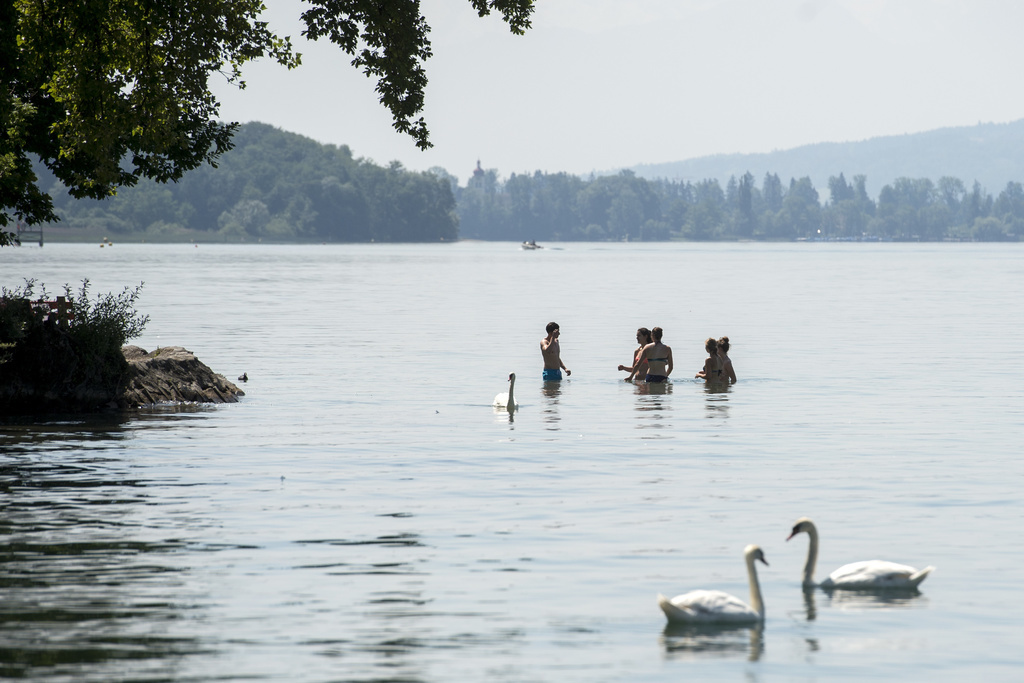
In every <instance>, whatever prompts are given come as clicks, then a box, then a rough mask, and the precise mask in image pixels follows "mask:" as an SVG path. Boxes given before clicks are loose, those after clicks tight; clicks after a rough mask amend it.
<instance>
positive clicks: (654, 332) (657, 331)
mask: <svg viewBox="0 0 1024 683" xmlns="http://www.w3.org/2000/svg"><path fill="white" fill-rule="evenodd" d="M664 332H665V330H663V329H661V328H660V327H655V328H654V329H652V330H651V336H652V337H654V341H659V342H660V341H661V335H662V334H663V333H664Z"/></svg>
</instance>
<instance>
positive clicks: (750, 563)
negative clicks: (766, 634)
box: [747, 553, 764, 619]
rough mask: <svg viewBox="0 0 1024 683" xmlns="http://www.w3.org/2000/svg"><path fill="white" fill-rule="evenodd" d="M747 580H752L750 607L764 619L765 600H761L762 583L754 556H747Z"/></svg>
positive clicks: (751, 554)
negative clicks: (758, 576) (758, 577)
mask: <svg viewBox="0 0 1024 683" xmlns="http://www.w3.org/2000/svg"><path fill="white" fill-rule="evenodd" d="M747 578H748V579H749V580H750V606H751V607H753V608H754V611H755V612H757V613H758V614H759V615H760V616H761V618H762V619H764V600H762V599H761V582H760V581H758V580H757V567H755V566H754V555H753V553H750V554H748V555H747Z"/></svg>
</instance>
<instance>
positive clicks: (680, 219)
mask: <svg viewBox="0 0 1024 683" xmlns="http://www.w3.org/2000/svg"><path fill="white" fill-rule="evenodd" d="M235 143H236V145H235V148H234V149H233V150H231V151H230V152H227V153H226V154H224V156H223V157H222V159H221V162H220V166H219V168H211V167H202V168H199V169H197V170H194V171H191V172H189V173H188V174H186V175H185V177H184V178H183V179H182V180H181V181H180V182H178V183H176V184H173V183H172V184H168V185H160V184H157V183H154V182H151V181H142V182H140V183H139V185H138V186H136V187H131V188H123V189H121V190H120V191H119V192H118V195H117V196H116V197H114V198H112V199H109V200H105V201H95V200H74V199H72V198H70V197H69V196H68V195H67V193H66V192H53V194H54V197H55V203H56V208H57V212H58V214H59V215H60V216H61V217H62V219H63V221H62V223H63V226H64V227H67V228H70V229H71V230H74V229H75V228H84V229H88V231H89V232H91V233H93V234H95V232H96V231H97V230H101V231H102V232H103V233H104V234H107V235H113V236H120V237H121V238H129V239H150V240H176V239H197V238H199V239H209V240H211V241H232V242H237V241H256V240H263V241H325V242H327V241H330V242H374V241H375V242H438V241H452V240H456V239H458V238H460V237H461V238H467V239H484V240H514V241H524V240H537V241H540V240H548V241H550V240H590V241H600V240H675V239H684V240H737V239H754V240H794V239H844V240H861V239H894V240H944V239H953V240H1014V241H1016V240H1018V239H1019V238H1020V236H1021V235H1024V187H1022V185H1021V182H1019V180H1016V179H1015V180H1011V181H1009V182H1007V183H1006V184H1005V186H1004V187H1002V188H999V191H998V192H996V193H992V192H989V191H988V190H987V189H986V188H985V187H984V186H983V185H982V184H981V183H979V182H977V181H967V180H965V179H960V178H958V177H955V176H949V175H944V176H938V177H936V178H934V179H931V178H929V177H910V176H907V177H899V178H896V179H895V180H893V181H892V182H888V183H885V184H884V185H882V186H881V189H880V191H879V192H878V193H877V194H875V193H871V192H869V191H868V187H869V182H870V180H871V179H870V178H869V177H868V176H866V175H864V174H856V175H848V174H847V169H846V168H845V167H842V166H840V167H838V168H835V169H834V171H833V172H832V174H831V175H829V176H828V179H827V181H826V183H825V186H821V187H818V186H816V185H815V183H814V182H813V181H812V179H811V178H810V177H809V176H807V175H799V176H793V177H787V176H784V175H781V174H780V173H778V172H776V171H769V172H765V173H764V174H763V175H755V174H754V173H752V172H749V171H743V172H740V173H738V174H736V175H733V176H730V177H729V178H728V179H727V180H726V181H725V182H720V181H719V180H718V179H717V178H708V179H701V180H695V181H691V180H664V179H661V180H652V179H645V178H641V177H639V176H638V175H636V174H635V173H633V172H632V171H622V172H620V173H618V174H616V175H610V176H598V177H591V178H589V179H584V178H580V177H578V176H573V175H570V174H568V173H541V172H539V171H538V172H536V173H533V174H521V173H512V174H511V175H509V176H508V177H507V178H502V177H501V175H500V174H499V171H498V170H497V169H490V170H485V169H483V168H481V167H480V166H479V164H478V166H477V169H476V172H475V173H474V174H473V176H472V177H471V178H470V179H469V181H468V182H467V183H466V185H465V186H464V187H462V186H460V185H459V183H458V180H457V179H456V178H455V177H454V176H452V175H450V174H449V173H448V172H447V171H445V170H443V169H432V170H431V171H430V172H426V173H419V172H410V171H407V170H405V169H404V168H402V166H401V165H400V164H397V163H392V164H391V165H390V166H388V167H381V166H378V165H376V164H374V163H372V162H369V161H367V160H364V159H356V158H353V156H352V152H351V151H350V150H349V148H348V147H347V146H341V147H336V146H334V145H322V144H320V143H317V142H315V141H313V140H310V139H308V138H305V137H302V136H300V135H295V134H292V133H286V132H283V131H281V130H278V129H275V128H273V127H271V126H267V125H264V124H258V123H251V124H246V125H244V126H242V127H241V128H240V129H239V131H238V133H237V134H236V136H235ZM41 175H42V174H41ZM51 178H52V177H51ZM50 182H51V183H53V182H56V181H53V180H51V181H50Z"/></svg>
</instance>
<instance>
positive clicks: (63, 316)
mask: <svg viewBox="0 0 1024 683" xmlns="http://www.w3.org/2000/svg"><path fill="white" fill-rule="evenodd" d="M141 291H142V285H141V284H140V285H139V286H138V287H136V288H134V289H130V288H127V287H126V288H125V289H124V291H122V292H121V293H120V294H105V295H100V296H98V297H96V298H95V299H93V298H91V297H90V294H89V281H88V280H84V281H83V282H82V287H81V289H80V290H79V292H78V293H77V294H76V293H75V292H74V291H73V290H72V289H71V287H70V286H69V285H64V296H63V301H62V302H61V303H60V307H59V308H57V309H51V308H49V307H47V306H45V305H43V304H38V303H35V304H34V303H33V301H36V300H37V299H38V300H43V301H45V300H50V299H51V295H50V294H49V293H48V292H47V291H46V287H45V286H40V288H39V290H38V291H37V290H36V282H35V280H26V281H25V284H24V286H22V287H15V288H13V289H7V288H6V287H3V288H0V413H2V414H10V413H25V412H36V411H38V412H47V411H53V410H68V411H76V410H94V409H99V408H102V407H105V406H106V405H108V404H109V403H110V402H111V401H115V400H116V399H117V397H118V396H119V394H120V390H121V388H122V385H123V382H124V380H125V378H126V373H127V371H128V364H127V362H126V361H125V358H124V354H123V353H122V351H121V347H122V346H123V345H124V343H125V342H127V341H128V340H129V339H133V338H135V337H137V336H139V335H140V334H142V331H143V329H144V328H145V326H146V323H147V322H148V321H149V316H146V315H141V314H139V313H138V312H137V311H136V309H135V304H136V302H137V301H138V298H139V295H140V293H141Z"/></svg>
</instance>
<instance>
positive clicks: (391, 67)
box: [0, 0, 533, 226]
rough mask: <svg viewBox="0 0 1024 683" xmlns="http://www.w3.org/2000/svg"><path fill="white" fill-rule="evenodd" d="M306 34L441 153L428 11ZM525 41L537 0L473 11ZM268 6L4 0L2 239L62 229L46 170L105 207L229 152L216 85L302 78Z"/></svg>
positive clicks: (329, 12) (237, 1)
mask: <svg viewBox="0 0 1024 683" xmlns="http://www.w3.org/2000/svg"><path fill="white" fill-rule="evenodd" d="M307 2H308V3H309V4H310V5H311V8H310V9H308V10H307V11H306V12H304V13H303V15H302V19H303V20H304V22H305V24H306V29H305V31H304V34H305V35H306V36H308V37H309V38H311V39H314V40H316V39H319V38H327V39H329V40H331V41H332V42H334V43H335V44H337V45H338V46H339V47H340V48H341V49H342V50H344V51H345V52H346V53H348V54H350V55H352V56H353V60H352V64H353V65H354V66H355V67H357V68H359V69H362V70H363V71H364V72H365V73H366V74H367V76H369V77H371V78H374V79H376V81H377V92H378V94H379V96H380V101H381V103H382V104H383V105H384V106H385V107H386V108H387V109H388V110H389V111H390V112H391V114H392V117H393V122H394V126H395V128H396V129H398V130H399V131H402V132H405V133H408V134H409V135H411V136H412V137H413V138H414V140H415V141H416V144H417V145H418V146H419V147H421V148H426V147H429V146H430V142H429V138H428V131H427V127H426V123H425V122H424V120H423V118H422V117H420V118H418V119H417V118H415V117H416V116H417V115H418V114H419V112H420V111H422V109H423V104H424V88H425V86H426V83H427V79H426V74H425V71H424V62H425V61H426V59H428V58H429V57H430V54H431V51H430V42H429V40H428V34H429V31H430V27H429V25H428V24H427V23H426V21H425V19H424V17H423V16H422V14H421V13H420V8H419V2H418V1H417V0H397V1H385V0H307ZM470 4H471V5H472V7H473V8H474V9H475V10H476V11H477V13H478V14H480V15H481V16H484V15H487V14H489V13H491V12H492V11H496V12H498V13H500V14H501V15H502V17H503V18H504V20H505V21H506V22H507V23H508V25H509V27H510V29H511V30H512V32H513V33H522V32H523V31H524V30H526V29H527V28H529V26H530V16H531V14H532V11H533V0H470ZM263 9H264V7H263V4H262V1H261V0H31V1H30V0H0V226H5V225H8V224H9V222H10V220H11V218H12V216H13V217H15V218H17V219H19V220H24V221H26V222H27V223H29V224H34V223H40V222H49V221H53V220H55V219H56V218H57V216H56V214H55V212H54V210H53V204H52V201H51V198H50V195H49V193H48V192H47V190H46V189H44V188H41V187H40V186H39V184H38V182H37V177H36V174H35V172H34V171H33V167H32V163H31V158H32V157H33V156H34V157H36V158H38V159H40V160H41V161H42V163H43V164H44V165H45V166H46V167H47V168H48V169H49V170H50V172H52V173H53V175H54V176H56V178H58V179H59V180H60V182H61V183H62V184H63V185H64V186H65V187H66V188H67V189H68V191H69V192H70V193H71V195H72V196H74V197H79V198H82V197H88V198H93V199H101V198H104V197H109V196H111V195H113V194H114V193H115V192H116V190H117V188H119V187H131V186H134V185H136V184H137V183H138V181H139V180H140V179H141V178H150V179H153V180H156V181H159V182H167V181H176V180H179V179H181V178H182V176H183V174H185V173H186V172H187V171H189V170H192V169H195V168H197V167H199V166H201V165H203V164H204V163H210V164H215V162H216V160H217V159H218V158H219V157H220V156H221V155H222V154H223V153H224V152H225V151H227V150H228V149H230V147H231V145H232V142H231V138H232V133H233V132H234V131H235V129H236V127H237V124H234V123H223V122H220V121H218V120H217V115H218V109H219V104H218V102H217V100H216V98H215V97H214V96H213V94H212V93H211V92H210V89H209V85H208V81H209V78H210V77H211V76H213V75H215V74H221V75H223V76H224V77H226V78H227V80H228V81H229V82H231V83H234V84H236V85H238V86H239V87H244V81H243V80H242V67H243V66H244V65H245V64H246V63H247V62H249V61H251V60H253V59H257V58H259V57H265V56H269V57H271V58H273V59H275V60H277V61H278V62H280V63H281V64H283V65H284V66H286V67H288V68H293V67H296V66H298V65H299V62H300V59H299V55H297V54H295V53H294V51H293V50H292V45H291V42H290V40H289V39H288V38H287V37H286V38H280V37H278V36H277V35H276V34H275V33H274V32H273V31H272V29H271V28H270V27H269V26H268V24H267V22H265V21H261V20H260V15H261V13H262V11H263Z"/></svg>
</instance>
